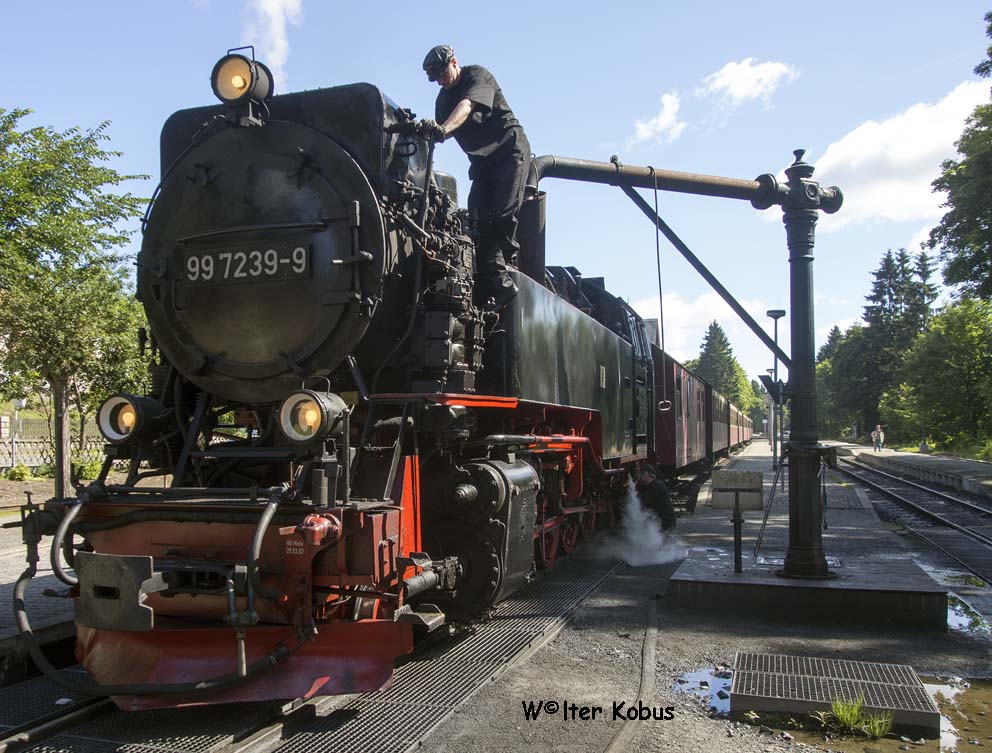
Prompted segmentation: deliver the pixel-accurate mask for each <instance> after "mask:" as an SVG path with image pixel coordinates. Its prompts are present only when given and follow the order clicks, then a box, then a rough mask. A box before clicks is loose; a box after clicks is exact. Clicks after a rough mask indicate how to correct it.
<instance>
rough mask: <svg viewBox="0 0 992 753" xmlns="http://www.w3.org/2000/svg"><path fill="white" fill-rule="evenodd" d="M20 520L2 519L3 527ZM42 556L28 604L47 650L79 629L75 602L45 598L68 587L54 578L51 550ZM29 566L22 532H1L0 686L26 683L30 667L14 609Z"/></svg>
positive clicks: (13, 515) (12, 515)
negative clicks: (19, 582)
mask: <svg viewBox="0 0 992 753" xmlns="http://www.w3.org/2000/svg"><path fill="white" fill-rule="evenodd" d="M17 517H18V516H17V513H16V512H13V513H5V514H3V515H0V523H6V522H7V521H10V520H16V519H17ZM49 541H50V539H49ZM39 554H40V555H41V562H39V563H38V575H36V576H35V578H34V580H33V581H31V585H30V586H29V587H28V593H27V596H26V599H25V604H26V605H27V608H28V616H29V617H30V619H31V627H32V628H33V629H34V632H35V636H36V637H37V638H38V640H39V642H40V643H41V644H42V646H46V645H49V644H55V643H60V642H62V641H65V640H67V639H69V638H73V637H74V636H75V635H76V626H75V625H74V624H73V622H72V614H73V611H72V607H73V603H72V599H60V598H51V597H47V596H44V595H43V592H44V591H45V589H46V588H47V589H52V590H54V591H65V590H66V589H67V588H68V586H66V585H64V584H63V583H62V582H61V581H59V580H58V579H57V578H56V577H55V576H54V575H53V574H52V570H51V567H50V565H49V564H48V550H47V549H43V550H42V551H40V552H39ZM26 566H27V563H26V562H25V557H24V545H23V544H22V543H21V530H20V529H19V528H13V529H11V528H0V686H2V685H8V684H10V683H11V682H17V681H19V680H21V679H23V677H24V676H25V675H26V673H27V669H28V666H29V659H28V657H27V652H26V650H25V649H24V646H23V644H22V643H21V640H20V638H19V637H18V634H17V625H16V624H15V622H14V608H13V598H14V584H15V583H16V582H17V579H18V577H19V576H20V575H21V573H22V572H24V568H25V567H26Z"/></svg>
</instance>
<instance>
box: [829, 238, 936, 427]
mask: <svg viewBox="0 0 992 753" xmlns="http://www.w3.org/2000/svg"><path fill="white" fill-rule="evenodd" d="M931 275H932V268H931V264H930V259H929V258H928V257H927V256H926V254H922V253H921V254H919V255H918V256H916V257H915V258H914V257H912V256H911V255H910V254H908V253H907V252H906V251H905V250H904V249H900V250H899V251H895V252H893V251H891V250H890V251H887V252H886V253H885V254H884V255H883V256H882V260H881V262H880V263H879V266H878V268H877V269H876V270H875V272H874V273H873V278H874V279H873V281H872V288H871V292H870V293H869V295H867V296H865V299H866V305H865V312H864V320H865V322H866V323H867V326H864V327H862V326H859V325H855V326H853V327H850V328H849V329H848V330H847V332H845V333H844V334H841V333H840V330H839V329H837V328H836V327H835V328H834V329H833V330H832V331H831V333H830V336H829V338H828V340H827V342H826V343H825V344H824V345H823V347H821V348H820V352H819V353H818V355H817V409H818V417H819V421H820V430H821V432H822V433H823V435H824V436H831V437H837V438H844V439H850V431H851V427H852V426H853V425H856V426H858V427H859V435H860V436H861V437H865V436H866V435H867V433H868V431H869V430H870V428H871V427H874V426H875V424H877V423H880V422H881V423H883V424H885V423H887V422H888V420H889V419H888V416H892V417H893V420H894V421H895V425H894V426H887V427H886V428H887V438H888V440H889V441H892V442H895V441H900V440H905V439H908V438H911V437H912V438H915V439H917V441H918V439H919V425H920V416H919V414H918V413H917V415H916V417H915V418H914V417H912V416H911V415H910V413H911V411H912V410H913V409H914V406H915V405H918V402H917V403H913V401H912V400H910V401H909V402H906V400H905V399H902V400H900V398H906V397H907V395H906V394H905V393H903V394H901V395H900V394H897V393H898V388H899V385H900V384H901V383H902V382H903V381H904V379H903V359H904V357H905V354H906V352H907V351H908V350H909V349H910V347H911V346H912V344H913V342H914V341H915V340H916V338H917V337H918V336H919V334H920V333H921V332H922V331H923V330H924V329H925V328H926V326H927V321H928V318H929V317H930V306H931V304H932V303H933V300H934V298H935V297H936V289H935V287H934V285H933V284H932V283H931V282H930V277H931ZM883 406H884V407H883ZM911 427H912V428H911Z"/></svg>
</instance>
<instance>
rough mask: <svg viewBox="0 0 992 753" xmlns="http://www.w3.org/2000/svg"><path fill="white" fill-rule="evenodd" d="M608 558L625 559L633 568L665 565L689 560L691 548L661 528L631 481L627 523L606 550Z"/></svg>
mask: <svg viewBox="0 0 992 753" xmlns="http://www.w3.org/2000/svg"><path fill="white" fill-rule="evenodd" d="M602 552H603V555H604V556H606V557H614V558H616V559H620V560H623V561H624V562H626V563H627V564H628V565H630V566H632V567H644V566H645V565H664V564H666V563H668V562H675V561H676V560H681V559H685V557H686V554H687V551H686V548H685V546H684V545H683V544H682V542H681V541H680V540H679V539H678V537H677V536H676V535H675V534H674V533H665V532H663V531H662V530H661V521H660V520H658V516H657V515H655V514H654V513H653V512H651V511H650V510H645V509H644V508H643V507H641V498H640V496H639V495H638V494H637V487H636V486H635V485H634V480H633V479H631V480H630V481H628V482H627V499H626V502H625V506H624V514H623V526H621V528H620V531H619V536H614V537H613V538H612V539H611V540H610V541H609V542H607V544H606V546H605V547H604V548H603V550H602Z"/></svg>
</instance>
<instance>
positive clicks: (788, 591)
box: [669, 439, 947, 630]
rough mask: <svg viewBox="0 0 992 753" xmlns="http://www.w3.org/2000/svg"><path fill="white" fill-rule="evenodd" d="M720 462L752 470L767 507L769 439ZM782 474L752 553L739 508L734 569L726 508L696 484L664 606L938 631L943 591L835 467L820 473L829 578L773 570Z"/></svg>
mask: <svg viewBox="0 0 992 753" xmlns="http://www.w3.org/2000/svg"><path fill="white" fill-rule="evenodd" d="M727 468H729V469H731V470H735V471H759V472H761V474H762V481H763V487H764V502H765V508H766V509H767V507H768V500H769V498H770V497H771V493H772V483H773V479H774V475H775V474H774V471H773V470H772V456H771V447H770V445H769V444H768V443H767V442H766V441H763V440H761V439H758V440H756V441H755V442H753V443H752V444H751V445H750V446H749V447H747V448H745V449H744V450H743V451H742V452H741V453H739V454H737V455H735V456H734V457H733V458H732V459H731V460H730V462H729V464H728V465H727ZM783 476H784V479H780V480H779V484H778V489H776V491H775V496H774V499H773V500H772V506H771V509H770V511H769V515H768V523H767V526H766V529H765V532H764V537H763V541H762V544H761V548H760V550H759V551H758V554H757V556H755V554H754V549H755V542H756V540H757V536H758V532H759V529H760V527H761V520H762V515H763V513H762V512H759V511H753V512H747V513H745V514H744V530H743V541H744V545H743V562H742V564H743V568H742V569H743V572H742V573H740V574H738V573H735V572H734V537H733V524H732V521H731V518H732V515H733V511H732V510H724V509H713V507H711V506H710V504H709V502H710V500H709V497H710V493H709V484H708V483H707V484H706V485H704V487H703V489H702V490H701V492H700V495H699V499H698V501H697V504H696V509H695V513H694V514H693V515H692V517H688V518H683V519H681V520H680V521H679V526H678V531H679V535H680V536H681V537H682V538H683V539H684V540H685V542H686V544H687V546H688V557H687V558H686V560H685V561H684V562H683V563H682V564H681V565H680V566H679V568H678V570H676V571H675V573H674V575H673V576H672V578H671V583H670V586H669V595H670V598H671V600H672V605H673V606H675V607H679V608H690V609H716V610H720V611H722V612H724V613H725V614H734V613H742V614H743V613H748V614H761V615H764V616H768V617H776V616H779V617H784V618H787V619H789V620H792V621H803V620H808V621H818V622H823V621H827V622H828V623H835V622H842V621H843V622H854V623H868V622H890V623H895V624H902V625H917V626H922V627H927V628H930V629H936V630H946V629H947V590H946V589H945V588H943V587H942V586H940V585H938V584H937V583H936V582H935V581H934V580H933V579H931V578H930V577H929V576H928V575H927V574H926V573H925V572H924V571H923V570H922V569H921V568H920V567H919V566H918V565H917V564H916V563H915V562H913V559H912V553H911V551H910V550H909V549H908V547H907V545H906V544H905V543H904V542H903V541H902V540H901V538H900V537H899V536H897V535H896V534H895V533H892V532H891V531H889V530H887V529H886V528H885V526H884V525H883V524H882V522H881V520H880V519H879V517H878V515H877V514H876V512H875V510H874V509H873V507H872V504H871V502H870V501H869V499H868V498H867V496H865V494H864V493H863V492H861V491H860V490H859V489H856V488H855V487H854V486H852V485H851V484H850V483H849V482H848V481H847V480H846V479H845V478H844V477H843V476H842V475H841V474H840V473H839V472H837V471H829V470H828V471H827V479H826V489H827V506H826V529H825V530H824V531H823V548H824V551H825V553H826V555H827V563H828V566H829V569H830V571H831V572H832V573H833V574H834V576H835V577H833V578H829V579H815V580H806V579H795V578H783V577H780V576H778V575H776V571H777V570H780V569H781V568H782V565H783V562H784V558H785V553H786V549H787V547H788V535H789V517H788V508H789V504H788V474H787V473H783Z"/></svg>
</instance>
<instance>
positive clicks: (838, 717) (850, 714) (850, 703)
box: [830, 696, 865, 733]
mask: <svg viewBox="0 0 992 753" xmlns="http://www.w3.org/2000/svg"><path fill="white" fill-rule="evenodd" d="M864 702H865V699H864V696H858V697H857V699H855V700H850V699H845V698H835V699H834V700H833V701H831V702H830V715H831V716H832V717H833V720H834V722H835V723H836V725H837V727H839V728H840V730H841V731H843V732H852V733H853V732H858V731H860V730H861V725H862V715H861V707H862V706H863V705H864Z"/></svg>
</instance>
